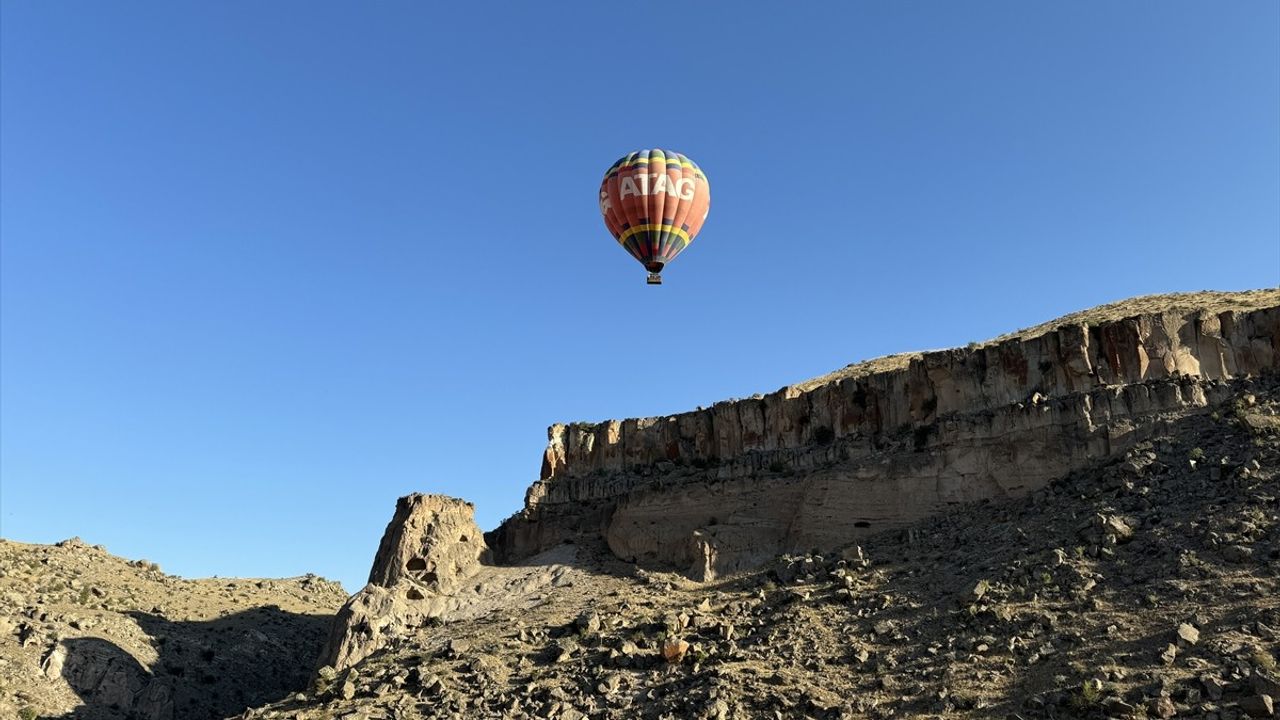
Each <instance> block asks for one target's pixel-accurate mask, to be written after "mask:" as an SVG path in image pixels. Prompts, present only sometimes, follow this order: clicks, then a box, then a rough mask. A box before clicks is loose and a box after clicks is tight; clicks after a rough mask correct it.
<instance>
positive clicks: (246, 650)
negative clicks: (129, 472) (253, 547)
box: [0, 539, 346, 720]
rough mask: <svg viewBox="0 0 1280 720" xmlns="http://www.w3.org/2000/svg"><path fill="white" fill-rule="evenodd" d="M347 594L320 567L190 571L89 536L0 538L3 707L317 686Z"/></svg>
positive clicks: (141, 710) (137, 710) (57, 711)
mask: <svg viewBox="0 0 1280 720" xmlns="http://www.w3.org/2000/svg"><path fill="white" fill-rule="evenodd" d="M344 600H346V593H345V592H344V591H343V589H342V587H341V586H340V585H338V584H337V583H334V582H329V581H327V580H324V579H323V578H319V577H316V576H313V575H308V576H306V577H299V578H289V579H285V580H245V579H225V580H224V579H216V578H215V579H205V580H184V579H182V578H179V577H174V576H172V575H166V574H165V573H164V572H162V571H161V569H160V568H159V567H158V566H156V565H155V564H153V563H149V562H147V561H145V560H138V561H132V562H131V561H127V560H125V559H123V558H119V557H116V556H114V555H111V554H109V553H108V552H107V551H106V550H105V549H103V548H102V547H101V546H98V545H87V544H85V543H83V542H81V541H80V540H79V539H71V540H67V541H65V542H61V543H58V544H57V545H55V546H50V545H28V544H23V543H17V542H12V541H6V540H0V718H4V719H5V720H8V719H9V718H22V719H23V720H32V719H33V718H36V717H39V718H48V719H52V718H57V719H58V720H71V719H72V718H74V719H75V720H125V719H128V720H187V719H191V720H198V719H201V718H222V717H226V716H228V715H233V714H238V713H240V712H241V711H242V710H243V709H244V708H246V707H249V706H251V705H261V704H263V703H266V702H270V701H273V700H278V699H280V698H283V697H285V696H287V695H288V694H289V693H292V692H296V691H297V690H300V689H302V688H303V687H305V685H306V683H307V681H308V679H309V678H310V676H311V672H312V670H314V665H313V662H314V658H315V657H316V655H317V654H318V652H319V651H320V649H321V645H322V644H323V642H324V639H325V637H326V635H327V634H328V632H329V629H330V624H331V623H332V619H333V613H334V612H335V611H336V610H337V609H338V607H339V606H340V605H341V604H342V603H343V601H344Z"/></svg>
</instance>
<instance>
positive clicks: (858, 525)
mask: <svg viewBox="0 0 1280 720" xmlns="http://www.w3.org/2000/svg"><path fill="white" fill-rule="evenodd" d="M853 526H854V527H856V528H869V527H871V523H869V522H867V521H866V520H859V521H858V522H856V523H854V524H853Z"/></svg>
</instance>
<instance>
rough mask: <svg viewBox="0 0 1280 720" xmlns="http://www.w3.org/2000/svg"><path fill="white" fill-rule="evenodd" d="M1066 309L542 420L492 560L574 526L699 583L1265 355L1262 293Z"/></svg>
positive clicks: (995, 475) (1114, 433)
mask: <svg viewBox="0 0 1280 720" xmlns="http://www.w3.org/2000/svg"><path fill="white" fill-rule="evenodd" d="M1226 298H1227V300H1226V301H1221V298H1218V301H1216V302H1215V304H1214V305H1213V306H1212V307H1200V308H1187V307H1185V305H1184V304H1177V303H1165V304H1164V306H1162V307H1157V308H1154V309H1148V308H1145V307H1144V311H1142V312H1137V313H1136V314H1132V315H1129V316H1127V317H1117V318H1106V319H1102V320H1096V321H1095V320H1091V319H1090V318H1089V317H1087V316H1074V317H1072V318H1070V319H1069V321H1067V322H1064V323H1062V324H1059V325H1057V326H1050V327H1045V328H1041V329H1038V330H1036V331H1034V332H1031V333H1027V334H1026V335H1025V336H1017V337H1011V338H1008V339H1004V340H1000V341H994V342H991V343H987V344H983V345H974V346H970V347H969V348H964V349H953V350H943V351H936V352H927V353H919V354H915V355H910V356H899V357H898V358H896V359H895V358H889V359H887V360H886V361H885V362H881V363H878V364H876V365H874V366H873V368H872V371H868V372H857V371H853V372H847V373H836V374H834V375H833V376H830V377H829V378H828V379H826V380H825V381H823V382H811V383H806V384H804V385H798V386H789V387H784V388H782V389H781V390H778V391H777V392H775V393H772V394H769V395H766V396H763V397H760V396H757V397H754V398H750V399H746V400H737V401H728V402H721V403H717V404H716V405H715V406H713V407H711V408H709V409H700V410H698V411H694V412H687V413H682V414H678V415H671V416H666V417H657V418H640V419H629V420H620V421H619V420H610V421H606V422H603V423H598V424H581V423H578V424H573V425H553V426H552V427H551V428H550V430H549V432H548V436H549V437H548V439H549V442H548V447H547V450H546V452H545V454H544V458H543V465H542V474H541V479H540V480H539V481H538V482H536V483H534V485H533V486H532V487H531V488H530V489H529V491H528V493H527V495H526V502H525V508H524V510H522V511H521V512H520V513H518V514H517V515H515V516H513V517H512V518H510V519H508V520H507V521H506V522H505V523H503V525H502V526H501V527H499V528H498V529H497V530H495V531H494V532H492V533H490V534H489V535H488V541H489V544H490V546H491V547H493V548H494V550H495V552H496V553H497V554H498V556H499V559H501V560H504V561H509V560H514V559H518V558H521V557H525V556H528V555H530V554H533V553H535V552H539V551H541V550H543V549H545V548H548V547H551V546H553V545H555V544H557V543H560V542H563V541H565V540H570V539H573V538H576V537H580V536H598V537H602V538H604V539H605V540H606V541H607V542H608V545H609V547H610V548H611V549H612V550H613V552H614V553H615V554H617V555H618V556H619V557H621V558H624V559H628V560H635V561H637V562H640V563H642V564H648V565H654V566H669V567H670V566H674V567H678V568H681V569H686V570H687V571H688V573H689V574H690V575H691V576H693V577H695V578H700V579H710V578H712V577H715V576H716V575H719V574H723V573H725V572H731V571H735V570H738V569H743V568H746V567H750V566H753V565H755V564H758V563H760V562H761V561H763V560H766V559H768V558H771V557H773V556H775V555H777V554H779V553H781V552H789V551H797V550H804V549H808V548H812V547H830V546H834V545H839V544H844V543H848V542H851V541H854V540H856V539H857V538H859V537H860V536H862V535H865V534H867V533H870V532H875V531H880V530H884V529H886V528H892V527H895V526H900V525H903V524H905V523H908V522H911V521H914V520H916V519H919V518H921V517H923V516H926V515H930V514H934V513H938V512H942V511H945V510H947V509H948V508H952V507H956V506H959V505H961V504H964V503H969V502H973V501H978V500H982V499H985V498H995V497H1007V496H1014V495H1019V494H1023V493H1027V492H1029V491H1031V490H1034V489H1036V488H1040V487H1043V486H1044V485H1045V484H1046V483H1047V482H1048V481H1050V480H1051V479H1053V478H1056V477H1060V476H1062V475H1064V474H1066V473H1067V472H1069V471H1071V470H1073V469H1076V468H1079V467H1082V466H1084V465H1086V464H1089V463H1092V462H1096V461H1098V460H1099V459H1102V458H1105V457H1108V456H1111V455H1113V454H1115V453H1116V452H1119V451H1122V450H1124V449H1125V448H1127V447H1129V446H1131V445H1132V444H1133V443H1135V442H1138V441H1140V440H1142V439H1143V438H1145V437H1147V436H1148V435H1150V433H1151V432H1152V431H1153V429H1155V428H1157V427H1158V426H1159V425H1160V423H1161V422H1163V421H1164V420H1166V419H1168V418H1169V417H1170V416H1172V415H1176V414H1179V413H1185V412H1187V411H1190V410H1194V409H1196V408H1202V407H1204V406H1205V405H1206V404H1207V403H1210V402H1213V401H1215V399H1220V398H1221V397H1225V395H1226V393H1227V392H1228V390H1227V386H1226V381H1228V380H1230V379H1232V378H1238V377H1242V376H1250V375H1259V374H1263V373H1270V372H1274V371H1275V370H1276V369H1277V368H1278V367H1280V292H1277V291H1256V292H1252V293H1238V294H1232V295H1229V296H1226Z"/></svg>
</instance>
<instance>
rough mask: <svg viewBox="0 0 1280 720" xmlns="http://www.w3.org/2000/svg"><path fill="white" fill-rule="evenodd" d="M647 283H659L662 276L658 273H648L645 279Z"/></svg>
mask: <svg viewBox="0 0 1280 720" xmlns="http://www.w3.org/2000/svg"><path fill="white" fill-rule="evenodd" d="M645 282H646V284H649V285H661V284H662V276H661V275H659V274H658V273H649V279H648V280H646V281H645Z"/></svg>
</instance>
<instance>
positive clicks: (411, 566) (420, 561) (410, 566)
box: [404, 557, 427, 572]
mask: <svg viewBox="0 0 1280 720" xmlns="http://www.w3.org/2000/svg"><path fill="white" fill-rule="evenodd" d="M404 569H405V570H408V571H409V572H419V571H421V570H426V569H427V560H426V558H420V557H416V558H410V559H409V562H407V563H405V566H404Z"/></svg>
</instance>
